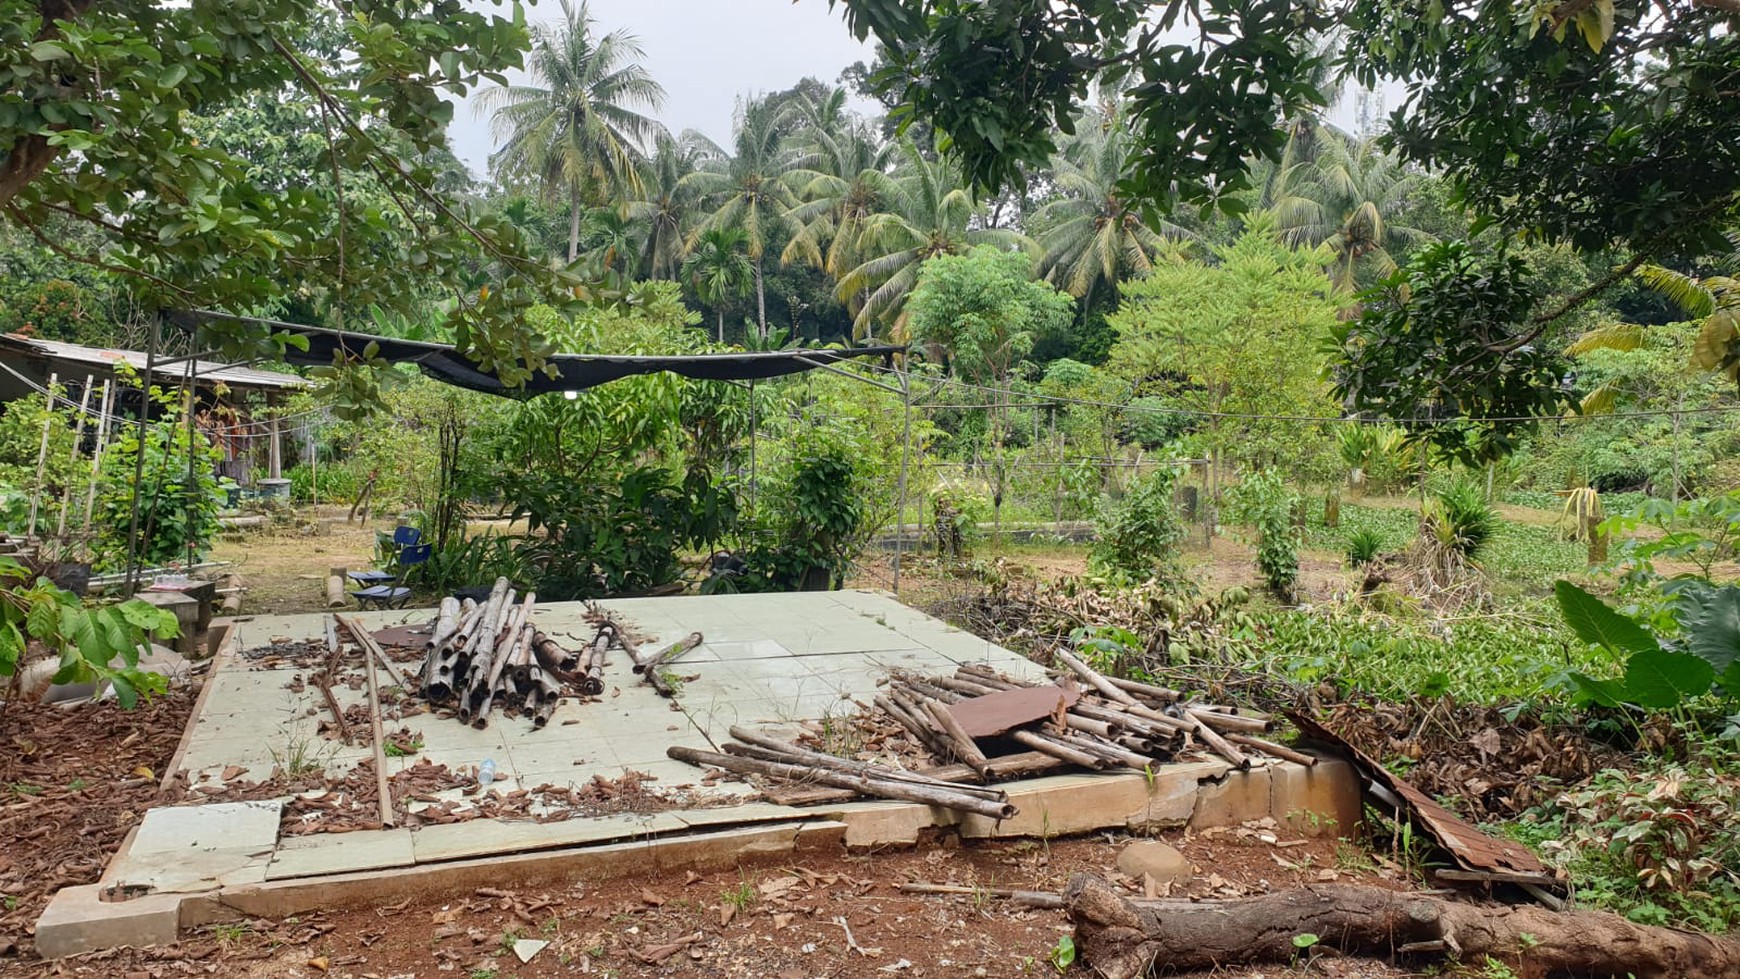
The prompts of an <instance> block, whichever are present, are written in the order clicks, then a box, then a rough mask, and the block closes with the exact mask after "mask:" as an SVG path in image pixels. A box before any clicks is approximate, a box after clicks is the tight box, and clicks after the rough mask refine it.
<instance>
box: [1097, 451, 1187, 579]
mask: <svg viewBox="0 0 1740 979" xmlns="http://www.w3.org/2000/svg"><path fill="white" fill-rule="evenodd" d="M1177 485H1178V474H1177V472H1176V471H1175V470H1173V469H1172V468H1171V467H1169V466H1162V467H1160V468H1158V469H1155V470H1154V471H1153V472H1150V473H1148V474H1146V475H1144V476H1142V477H1140V478H1138V479H1137V480H1136V481H1135V482H1134V483H1133V484H1131V486H1130V488H1129V491H1128V492H1126V493H1125V494H1124V496H1123V498H1121V499H1118V500H1110V499H1108V500H1107V501H1106V502H1105V503H1103V504H1102V505H1101V510H1100V514H1099V519H1098V520H1097V521H1096V525H1095V533H1096V537H1095V540H1094V545H1093V551H1092V555H1091V558H1090V564H1089V566H1090V568H1091V569H1092V570H1093V571H1094V572H1095V573H1096V574H1100V575H1105V576H1108V577H1111V578H1113V579H1115V580H1119V581H1123V582H1128V583H1131V584H1139V583H1141V582H1144V581H1149V580H1157V581H1159V582H1160V583H1161V584H1163V585H1166V586H1168V587H1179V586H1180V585H1182V583H1183V581H1184V575H1183V565H1182V563H1181V562H1180V560H1179V557H1180V554H1179V546H1180V545H1181V544H1182V543H1183V541H1184V535H1185V529H1184V525H1183V522H1182V521H1181V520H1180V519H1179V517H1178V512H1177V507H1176V504H1175V503H1174V502H1173V499H1172V494H1173V489H1174V488H1175V487H1176V486H1177Z"/></svg>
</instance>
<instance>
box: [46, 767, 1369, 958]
mask: <svg viewBox="0 0 1740 979" xmlns="http://www.w3.org/2000/svg"><path fill="white" fill-rule="evenodd" d="M1009 789H1010V791H1009V796H1010V800H1011V801H1012V802H1014V803H1015V804H1016V806H1017V807H1018V808H1019V809H1020V810H1021V813H1020V815H1018V816H1016V817H1015V818H1014V819H1010V820H1004V821H1002V822H1000V823H999V822H995V821H992V820H989V819H985V818H983V817H979V816H972V815H962V814H960V813H956V812H953V811H951V810H944V809H935V808H932V807H929V806H923V805H915V804H907V803H887V802H863V803H848V804H844V805H840V806H830V807H818V808H817V809H814V810H793V814H794V815H793V821H792V822H784V823H772V824H764V825H757V826H751V827H745V828H735V829H724V830H716V831H709V832H702V833H696V834H692V835H686V836H667V837H655V838H650V839H645V840H636V841H633V842H624V843H612V844H604V845H594V846H585V847H576V848H569V849H558V850H543V851H536V852H530V853H520V854H513V855H509V856H491V857H483V858H477V859H471V860H459V861H452V862H448V863H438V864H429V865H425V866H415V867H404V868H396V869H390V870H375V871H363V872H358V873H349V874H334V875H330V876H324V877H312V878H302V879H292V880H282V881H271V882H267V883H264V884H251V885H246V886H240V887H227V888H223V889H220V890H216V891H209V892H205V893H200V894H186V895H182V894H153V895H147V896H145V897H141V898H136V899H134V900H130V901H125V902H116V903H109V902H103V901H101V900H99V898H98V893H99V890H100V885H97V884H91V885H84V886H80V887H69V888H64V889H62V890H61V891H60V892H59V893H58V894H56V895H55V897H54V899H53V900H52V901H51V902H50V903H49V906H48V908H47V909H46V910H44V912H43V914H42V916H41V918H39V919H38V921H37V926H36V947H37V951H38V954H40V955H41V956H42V957H43V958H45V959H54V958H62V957H65V956H68V955H76V954H80V953H83V952H91V951H97V950H99V949H108V948H116V947H119V946H122V945H134V946H142V945H154V944H166V943H170V942H173V941H175V939H176V937H177V935H178V934H179V932H180V930H181V929H186V928H196V927H199V926H202V925H207V924H211V923H213V922H218V921H223V920H227V919H232V918H235V917H238V916H254V917H283V916H287V915H292V914H297V913H301V912H304V911H309V910H312V909H315V908H327V907H341V906H346V905H352V906H354V905H357V904H365V903H370V902H377V901H378V902H382V903H391V902H395V901H400V900H403V899H404V898H406V897H428V898H434V897H439V896H443V895H447V894H453V893H463V892H466V891H470V890H472V889H475V888H477V887H508V886H511V887H516V888H517V887H534V888H535V887H550V886H558V885H564V884H571V883H573V882H574V881H577V880H594V881H601V880H609V879H612V878H616V877H622V876H627V875H629V874H636V873H646V872H648V871H660V870H671V869H693V870H697V871H705V870H717V869H722V868H728V867H733V866H737V865H739V864H754V863H757V862H762V861H777V860H780V859H784V858H788V857H789V856H790V855H791V854H793V853H796V852H802V851H805V850H816V849H824V848H829V847H833V848H840V847H848V848H856V847H870V846H886V845H900V844H912V843H916V842H917V841H918V840H919V839H920V837H921V836H922V835H924V834H926V833H929V832H932V831H934V830H936V829H938V828H941V829H944V830H953V831H955V832H958V833H959V834H960V835H961V836H962V837H965V838H971V839H1007V838H1016V837H1041V838H1050V837H1056V836H1068V835H1073V834H1079V833H1088V832H1094V831H1097V830H1103V829H1125V830H1129V831H1135V832H1143V831H1153V830H1157V829H1167V828H1179V827H1189V828H1192V829H1208V828H1211V827H1215V826H1228V825H1237V824H1239V823H1243V822H1247V821H1250V820H1256V819H1262V818H1265V817H1267V818H1272V819H1274V820H1275V821H1276V822H1277V823H1279V824H1281V825H1283V826H1285V827H1286V828H1287V829H1288V830H1289V831H1291V832H1294V833H1298V834H1300V835H1307V836H1320V835H1327V836H1351V835H1352V834H1353V833H1354V832H1355V831H1356V829H1357V826H1358V823H1359V820H1360V817H1361V814H1362V808H1361V802H1360V787H1359V783H1358V779H1357V777H1356V776H1355V774H1354V772H1353V769H1352V768H1351V766H1349V765H1347V763H1345V762H1343V761H1341V760H1340V759H1336V758H1327V757H1326V758H1322V759H1320V760H1319V762H1318V763H1317V764H1316V765H1315V766H1313V767H1310V768H1306V767H1304V766H1301V765H1296V764H1293V763H1290V762H1289V763H1281V764H1277V765H1272V766H1268V767H1263V768H1257V769H1252V770H1249V771H1238V770H1234V769H1231V768H1230V767H1229V766H1227V765H1226V764H1225V763H1223V762H1218V761H1217V762H1195V763H1188V764H1181V765H1170V766H1167V767H1165V768H1162V769H1160V770H1159V771H1157V772H1155V773H1154V774H1153V775H1152V776H1148V775H1143V774H1140V773H1135V772H1123V773H1099V774H1081V775H1058V776H1051V777H1047V778H1039V779H1032V780H1028V781H1024V782H1020V783H1016V784H1014V785H1011V786H1010V787H1009Z"/></svg>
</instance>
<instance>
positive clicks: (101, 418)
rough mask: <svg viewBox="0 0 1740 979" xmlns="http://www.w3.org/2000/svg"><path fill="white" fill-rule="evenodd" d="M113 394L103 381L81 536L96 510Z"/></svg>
mask: <svg viewBox="0 0 1740 979" xmlns="http://www.w3.org/2000/svg"><path fill="white" fill-rule="evenodd" d="M113 397H114V392H113V391H112V390H110V388H109V381H108V379H104V381H103V397H102V400H101V405H102V410H101V413H100V414H98V415H97V445H96V448H94V449H92V450H91V485H90V488H89V489H87V490H86V491H85V523H84V527H83V528H82V529H81V530H80V534H81V535H85V534H89V533H90V532H91V514H92V513H93V512H95V510H96V508H97V482H98V480H100V479H101V478H102V474H103V448H104V444H105V441H106V439H107V437H108V433H109V412H110V411H111V410H113V408H114V401H113Z"/></svg>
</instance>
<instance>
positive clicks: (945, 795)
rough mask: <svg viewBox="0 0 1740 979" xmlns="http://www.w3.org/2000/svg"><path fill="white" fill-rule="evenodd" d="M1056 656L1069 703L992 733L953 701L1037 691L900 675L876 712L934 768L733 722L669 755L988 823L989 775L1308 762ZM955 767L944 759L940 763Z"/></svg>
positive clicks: (1222, 720) (992, 812)
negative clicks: (1186, 761) (717, 743)
mask: <svg viewBox="0 0 1740 979" xmlns="http://www.w3.org/2000/svg"><path fill="white" fill-rule="evenodd" d="M1056 656H1057V661H1058V663H1060V664H1061V665H1062V666H1063V667H1065V668H1066V669H1067V673H1066V674H1065V675H1064V676H1063V677H1060V678H1059V682H1060V683H1073V682H1075V681H1076V680H1079V681H1081V682H1082V683H1083V684H1085V689H1082V690H1081V691H1080V693H1081V696H1080V698H1079V699H1078V700H1076V701H1075V703H1073V704H1069V705H1068V706H1067V707H1060V709H1059V710H1058V711H1056V712H1054V713H1053V714H1052V715H1051V716H1049V717H1046V718H1043V719H1039V720H1036V721H1032V722H1029V723H1027V724H1023V725H1017V726H1015V727H1013V728H1011V729H1010V730H1007V731H1005V732H1003V733H1001V734H998V735H996V736H994V737H983V738H974V737H972V736H969V735H968V734H967V732H966V730H965V729H964V728H963V727H962V726H961V724H960V722H959V721H958V720H957V718H956V717H955V715H954V714H953V712H952V710H951V707H953V706H954V705H956V704H960V703H961V702H963V701H967V700H970V699H971V698H974V697H980V696H985V695H988V694H995V693H999V692H1001V691H1005V690H1012V689H1015V688H1018V687H1038V686H1042V685H1041V684H1037V683H1027V682H1023V681H1019V680H1013V679H1010V678H1008V677H1005V676H1002V675H1000V674H998V673H996V672H995V671H993V670H991V669H989V668H987V667H980V666H962V667H960V668H958V669H957V670H956V671H955V673H954V675H953V676H918V675H915V674H909V673H897V674H895V675H894V676H893V677H891V678H890V680H889V682H888V686H887V689H886V691H885V692H884V693H881V694H878V695H877V696H876V697H875V706H876V708H877V710H878V711H879V712H880V713H881V714H883V715H885V716H886V717H887V718H889V719H891V720H892V721H893V722H894V723H896V724H898V725H899V726H901V727H902V728H905V729H906V731H907V732H908V733H910V734H911V735H912V737H913V739H914V740H916V741H917V742H918V743H920V744H922V745H923V746H924V747H925V749H926V750H927V751H928V752H929V753H930V755H931V756H932V757H933V758H934V759H936V761H937V763H938V767H935V768H929V769H923V770H921V771H916V772H915V771H909V770H906V769H899V768H893V767H890V766H886V765H877V764H871V763H869V762H863V761H856V760H852V759H847V758H838V757H835V756H833V755H828V754H824V753H822V752H818V751H813V750H810V749H808V748H804V747H801V746H799V745H796V744H791V743H788V742H784V741H779V740H777V739H774V738H769V737H767V736H766V735H764V734H761V733H759V732H756V731H753V730H749V729H747V728H742V727H733V728H731V736H732V737H733V738H735V739H736V740H735V741H734V742H728V743H726V744H725V745H723V746H722V747H723V753H720V752H712V751H701V750H697V749H694V748H688V747H683V746H675V747H672V748H670V749H669V750H668V751H667V754H669V755H670V757H672V758H675V759H677V760H679V761H685V762H688V763H690V764H693V765H699V766H703V767H708V768H719V769H724V770H726V771H730V772H735V773H738V774H741V775H753V776H759V777H762V778H767V779H770V780H771V782H770V786H776V787H777V788H775V787H770V788H769V789H768V792H769V795H770V796H783V797H784V798H783V799H782V800H781V801H785V802H787V803H788V804H791V803H795V802H798V801H800V800H798V799H796V798H794V797H793V795H794V793H793V791H792V790H793V787H796V794H797V795H808V796H811V797H812V798H807V799H804V800H802V801H811V802H823V801H837V800H838V799H840V798H842V797H848V796H850V795H852V794H858V795H868V796H875V797H879V798H885V799H900V800H905V801H909V802H922V803H925V804H928V805H936V806H943V807H946V808H950V809H958V810H960V811H963V812H971V813H977V814H979V815H984V816H989V817H990V818H993V819H1006V818H1008V817H1009V816H1012V815H1014V814H1015V811H1016V810H1015V807H1014V806H1013V805H1011V804H1010V803H1009V800H1008V796H1007V795H1006V794H1005V793H1003V792H1002V791H1000V790H998V789H996V788H994V787H992V786H989V785H987V784H986V783H988V782H990V781H992V780H995V779H1000V778H1019V777H1022V776H1026V775H1034V774H1040V773H1048V772H1054V771H1058V770H1063V769H1069V768H1086V769H1091V770H1096V771H1097V770H1106V769H1112V768H1128V769H1134V770H1136V771H1140V772H1149V771H1151V770H1152V769H1153V767H1154V766H1155V765H1158V764H1160V763H1163V762H1167V761H1171V760H1172V759H1174V758H1175V757H1176V756H1177V755H1178V754H1180V753H1181V752H1184V751H1187V750H1190V749H1192V748H1202V749H1205V750H1207V751H1210V752H1212V753H1214V754H1216V755H1219V756H1220V757H1222V758H1224V759H1225V760H1226V761H1227V762H1228V763H1230V764H1232V765H1234V766H1236V767H1239V768H1248V767H1250V765H1251V762H1252V756H1253V755H1259V754H1260V755H1270V756H1273V757H1275V758H1280V759H1284V760H1286V761H1292V762H1297V763H1299V764H1301V765H1306V766H1310V765H1315V764H1316V762H1317V759H1316V758H1314V757H1312V756H1310V755H1307V754H1304V753H1303V752H1299V751H1295V750H1294V749H1292V748H1289V747H1287V746H1285V745H1281V744H1276V743H1274V742H1272V741H1268V740H1265V739H1263V738H1260V737H1258V735H1259V734H1263V733H1266V732H1268V731H1270V730H1272V729H1273V726H1274V722H1273V721H1272V720H1270V719H1269V718H1267V717H1263V716H1257V715H1251V714H1241V713H1239V712H1238V711H1237V710H1236V709H1234V708H1231V707H1223V706H1219V705H1214V704H1204V703H1197V702H1193V701H1190V700H1188V699H1186V698H1185V697H1184V696H1183V695H1182V694H1181V693H1179V692H1178V691H1176V690H1168V689H1166V688H1164V687H1157V686H1153V685H1151V684H1145V683H1139V682H1136V681H1134V680H1123V679H1117V678H1113V677H1107V676H1104V675H1102V674H1101V673H1099V672H1098V671H1096V670H1094V669H1093V668H1092V667H1090V666H1088V665H1087V664H1086V663H1084V662H1082V661H1081V660H1080V659H1078V658H1077V657H1075V656H1074V655H1072V654H1071V653H1069V652H1068V651H1067V650H1058V651H1057V653H1056ZM951 761H952V762H953V763H952V764H945V763H948V762H951Z"/></svg>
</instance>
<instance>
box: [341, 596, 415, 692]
mask: <svg viewBox="0 0 1740 979" xmlns="http://www.w3.org/2000/svg"><path fill="white" fill-rule="evenodd" d="M333 618H334V619H337V620H338V624H339V625H341V626H344V627H345V628H346V629H348V630H349V631H350V637H351V638H352V639H355V640H356V642H357V645H359V646H361V647H362V648H363V659H364V660H366V661H368V662H370V663H373V662H374V661H376V660H379V661H380V664H381V666H382V667H383V668H384V669H385V670H386V671H387V676H388V677H389V678H390V679H391V680H392V681H393V685H394V686H396V687H398V688H399V689H400V690H404V691H407V692H408V691H409V690H410V689H411V686H410V684H408V683H406V682H405V677H404V675H403V674H401V673H400V672H399V668H398V667H397V666H395V665H393V661H392V660H389V659H387V651H386V650H384V649H382V648H381V644H380V643H378V642H376V641H375V637H374V635H373V634H372V633H370V632H369V631H368V630H367V629H365V628H363V626H362V623H361V622H358V621H357V620H356V619H354V618H351V617H350V616H348V615H335V616H333ZM373 668H374V667H372V666H371V667H370V669H371V670H372V669H373Z"/></svg>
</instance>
